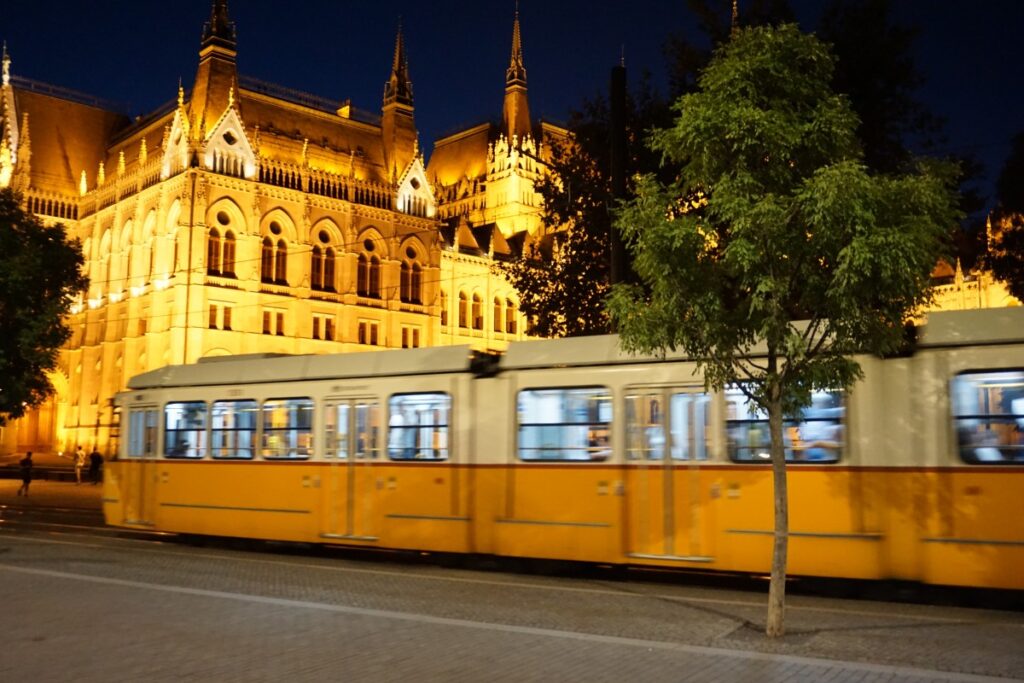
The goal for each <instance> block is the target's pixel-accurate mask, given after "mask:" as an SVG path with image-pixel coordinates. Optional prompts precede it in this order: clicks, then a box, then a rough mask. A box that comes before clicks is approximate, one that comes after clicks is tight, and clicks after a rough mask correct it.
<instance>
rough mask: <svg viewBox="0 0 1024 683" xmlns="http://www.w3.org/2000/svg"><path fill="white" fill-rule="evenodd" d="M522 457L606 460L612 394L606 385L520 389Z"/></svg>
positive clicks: (608, 451)
mask: <svg viewBox="0 0 1024 683" xmlns="http://www.w3.org/2000/svg"><path fill="white" fill-rule="evenodd" d="M518 410H519V458H520V459H522V460H607V459H608V457H610V456H611V441H610V440H609V437H610V427H611V422H612V397H611V394H610V393H609V392H608V389H606V388H605V387H585V388H574V389H532V390H527V391H520V392H519V400H518Z"/></svg>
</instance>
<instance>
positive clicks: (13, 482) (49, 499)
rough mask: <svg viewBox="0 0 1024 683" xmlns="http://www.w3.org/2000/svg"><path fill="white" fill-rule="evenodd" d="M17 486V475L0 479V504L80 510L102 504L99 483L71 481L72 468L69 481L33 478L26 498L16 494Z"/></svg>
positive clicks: (98, 506) (101, 488)
mask: <svg viewBox="0 0 1024 683" xmlns="http://www.w3.org/2000/svg"><path fill="white" fill-rule="evenodd" d="M33 457H34V456H33ZM20 486H21V478H20V477H19V478H17V479H0V505H3V506H8V505H27V506H38V507H59V508H80V509H83V510H99V509H101V507H102V498H103V485H102V484H97V485H95V486H93V485H92V484H86V483H82V484H75V475H74V472H73V471H72V474H71V479H70V481H49V480H39V479H33V480H32V484H31V486H29V496H28V498H26V497H24V496H19V495H17V492H18V488H19V487H20Z"/></svg>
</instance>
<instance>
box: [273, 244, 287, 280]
mask: <svg viewBox="0 0 1024 683" xmlns="http://www.w3.org/2000/svg"><path fill="white" fill-rule="evenodd" d="M274 281H275V282H276V283H277V284H279V285H286V284H288V245H287V244H285V242H284V240H278V241H277V253H275V254H274Z"/></svg>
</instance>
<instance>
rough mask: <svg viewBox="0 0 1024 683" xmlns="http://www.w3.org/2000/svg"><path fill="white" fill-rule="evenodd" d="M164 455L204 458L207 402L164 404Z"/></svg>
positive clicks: (169, 456)
mask: <svg viewBox="0 0 1024 683" xmlns="http://www.w3.org/2000/svg"><path fill="white" fill-rule="evenodd" d="M164 455H165V456H166V457H168V458H202V457H204V456H205V455H206V404H205V403H203V402H202V401H190V402H188V403H168V404H167V405H166V406H164Z"/></svg>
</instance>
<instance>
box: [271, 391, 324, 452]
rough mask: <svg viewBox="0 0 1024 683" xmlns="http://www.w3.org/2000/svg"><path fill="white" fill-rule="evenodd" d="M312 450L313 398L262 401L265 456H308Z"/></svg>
mask: <svg viewBox="0 0 1024 683" xmlns="http://www.w3.org/2000/svg"><path fill="white" fill-rule="evenodd" d="M312 452H313V401H312V399H308V398H283V399H274V400H270V401H266V402H264V403H263V443H262V448H261V450H260V453H261V454H262V455H263V457H264V458H296V459H304V458H308V457H309V456H310V455H311V454H312Z"/></svg>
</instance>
